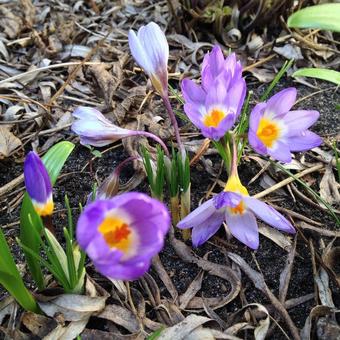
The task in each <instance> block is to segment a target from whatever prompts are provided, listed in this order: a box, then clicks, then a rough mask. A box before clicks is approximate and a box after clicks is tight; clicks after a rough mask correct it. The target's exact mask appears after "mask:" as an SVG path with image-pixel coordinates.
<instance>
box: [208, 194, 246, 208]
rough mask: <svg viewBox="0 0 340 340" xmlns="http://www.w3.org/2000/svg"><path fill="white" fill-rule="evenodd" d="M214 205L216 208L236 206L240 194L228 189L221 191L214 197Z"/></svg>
mask: <svg viewBox="0 0 340 340" xmlns="http://www.w3.org/2000/svg"><path fill="white" fill-rule="evenodd" d="M213 199H214V205H215V208H216V209H221V208H223V207H233V208H234V207H236V206H237V205H238V204H239V203H240V201H241V199H242V196H241V195H239V194H236V193H234V192H230V191H222V192H220V193H219V194H218V195H216V196H215V197H214V198H213Z"/></svg>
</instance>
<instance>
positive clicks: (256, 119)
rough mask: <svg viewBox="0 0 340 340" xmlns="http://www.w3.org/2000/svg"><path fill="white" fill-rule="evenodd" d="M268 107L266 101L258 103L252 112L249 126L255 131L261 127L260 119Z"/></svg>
mask: <svg viewBox="0 0 340 340" xmlns="http://www.w3.org/2000/svg"><path fill="white" fill-rule="evenodd" d="M265 108H266V103H259V104H257V105H256V106H255V107H254V108H253V110H252V111H251V113H250V117H249V128H250V129H251V130H253V131H254V132H255V133H256V131H257V129H258V127H259V123H260V119H261V117H262V116H263V113H264V110H265Z"/></svg>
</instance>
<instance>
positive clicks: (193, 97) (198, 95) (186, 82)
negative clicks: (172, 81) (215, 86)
mask: <svg viewBox="0 0 340 340" xmlns="http://www.w3.org/2000/svg"><path fill="white" fill-rule="evenodd" d="M181 89H182V94H183V97H184V99H185V101H186V102H187V103H188V102H194V103H196V104H201V105H204V101H205V96H206V94H205V92H204V90H203V89H202V88H201V86H199V85H197V84H196V83H195V82H194V81H192V80H191V79H188V78H185V79H183V80H182V83H181Z"/></svg>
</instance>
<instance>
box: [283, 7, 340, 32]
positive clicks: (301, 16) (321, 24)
mask: <svg viewBox="0 0 340 340" xmlns="http://www.w3.org/2000/svg"><path fill="white" fill-rule="evenodd" d="M287 24H288V27H298V28H319V29H322V30H329V31H335V32H340V4H322V5H316V6H310V7H306V8H303V9H301V10H299V11H297V12H295V13H293V14H292V15H291V16H290V17H289V18H288V21H287Z"/></svg>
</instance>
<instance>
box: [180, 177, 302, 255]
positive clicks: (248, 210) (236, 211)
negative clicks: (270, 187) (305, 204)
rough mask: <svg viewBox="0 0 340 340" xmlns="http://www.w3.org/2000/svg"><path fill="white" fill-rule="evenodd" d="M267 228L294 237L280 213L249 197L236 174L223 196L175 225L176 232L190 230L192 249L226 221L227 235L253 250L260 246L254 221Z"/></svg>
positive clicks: (293, 230)
mask: <svg viewBox="0 0 340 340" xmlns="http://www.w3.org/2000/svg"><path fill="white" fill-rule="evenodd" d="M255 216H257V217H258V218H260V219H261V220H263V221H264V222H266V223H267V224H269V225H270V226H272V227H274V228H276V229H279V230H282V231H285V232H288V233H295V229H294V227H293V226H292V225H291V224H290V222H289V221H288V220H287V219H286V218H285V217H283V216H282V215H281V214H280V213H279V212H277V211H276V210H275V209H274V208H272V207H270V206H269V205H267V204H265V203H263V202H261V201H260V200H258V199H256V198H254V197H249V194H248V191H247V189H246V188H245V187H244V186H243V185H242V184H241V182H240V179H239V177H238V175H237V173H236V174H235V173H234V174H232V175H230V177H229V179H228V182H227V184H226V187H225V189H224V191H223V192H221V193H220V194H218V195H217V196H215V197H214V198H212V199H210V200H208V201H207V202H205V203H204V204H202V205H201V206H200V207H198V208H197V209H196V210H194V211H193V212H192V213H191V214H189V215H188V216H187V217H185V218H184V219H183V220H182V221H180V222H179V223H178V224H177V227H178V228H181V229H187V228H193V229H192V243H193V245H194V246H195V247H198V246H199V245H201V244H203V243H204V242H206V241H207V240H208V239H209V238H210V237H211V236H213V235H214V234H215V233H216V232H217V231H218V229H219V228H220V226H221V225H222V223H223V222H224V221H225V222H226V223H227V226H228V228H229V230H230V232H231V233H232V234H233V235H234V236H235V237H236V238H237V239H238V240H239V241H241V242H242V243H244V244H245V245H247V246H248V247H250V248H252V249H257V248H258V246H259V232H258V226H257V222H256V218H255Z"/></svg>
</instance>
